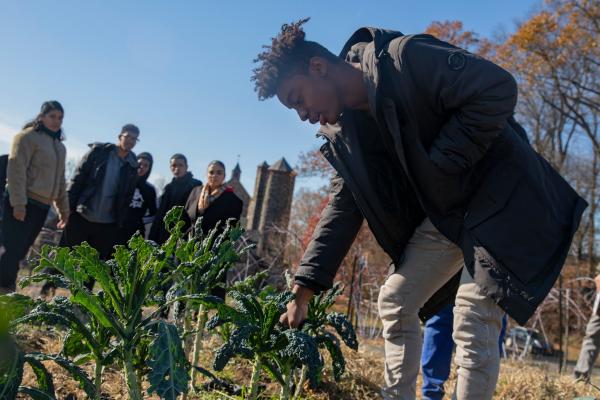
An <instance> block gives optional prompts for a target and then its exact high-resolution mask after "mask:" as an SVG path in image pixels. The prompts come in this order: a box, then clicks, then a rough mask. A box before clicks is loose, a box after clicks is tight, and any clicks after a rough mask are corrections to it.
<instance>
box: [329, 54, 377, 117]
mask: <svg viewBox="0 0 600 400" xmlns="http://www.w3.org/2000/svg"><path fill="white" fill-rule="evenodd" d="M337 68H338V71H337V73H336V76H337V79H336V83H337V87H338V93H339V95H340V98H341V99H342V102H343V105H344V108H347V109H350V110H361V111H368V110H369V96H368V92H367V86H366V85H365V82H364V78H363V72H362V68H361V66H360V64H355V63H352V64H351V63H346V62H344V63H341V64H339V65H338V66H337Z"/></svg>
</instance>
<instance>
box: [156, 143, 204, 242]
mask: <svg viewBox="0 0 600 400" xmlns="http://www.w3.org/2000/svg"><path fill="white" fill-rule="evenodd" d="M169 167H170V169H171V173H172V174H173V180H172V181H171V182H169V183H168V184H167V185H166V186H165V189H164V190H163V193H162V195H161V196H160V201H159V205H158V211H157V213H156V217H155V218H154V223H153V224H152V228H150V235H149V236H148V238H149V239H150V240H153V241H155V242H156V243H159V244H162V243H164V242H165V241H166V240H167V239H168V237H169V232H167V230H166V229H165V224H164V221H163V219H164V218H165V215H167V212H169V210H171V208H173V207H175V206H185V203H186V202H187V199H188V197H189V195H190V192H191V191H192V189H194V188H195V187H197V186H202V181H199V180H198V179H194V176H193V175H192V173H191V172H189V171H188V162H187V158H185V156H184V155H183V154H179V153H177V154H174V155H173V156H172V157H171V159H170V161H169Z"/></svg>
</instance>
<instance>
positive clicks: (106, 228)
mask: <svg viewBox="0 0 600 400" xmlns="http://www.w3.org/2000/svg"><path fill="white" fill-rule="evenodd" d="M139 134H140V130H139V129H138V127H137V126H135V125H133V124H127V125H125V126H123V128H122V129H121V133H119V136H118V138H119V141H118V143H117V144H116V145H115V144H112V143H94V144H92V145H91V149H90V150H89V151H88V152H87V153H86V154H85V155H84V156H83V158H82V159H81V161H80V162H79V165H78V166H77V169H76V171H75V175H74V176H73V178H72V180H71V184H70V186H69V190H68V192H69V203H70V207H71V218H70V219H69V223H68V224H67V227H66V228H65V231H64V232H63V237H62V240H61V245H62V246H75V245H78V244H81V243H82V242H84V241H86V242H88V243H89V244H90V245H91V246H92V247H94V248H95V249H96V250H98V252H99V253H100V258H101V259H103V260H105V259H108V258H110V255H111V253H112V248H113V246H114V245H115V244H117V242H118V239H119V235H118V233H119V229H122V228H124V227H125V223H126V219H127V215H128V213H129V211H130V210H129V204H130V202H131V198H132V197H133V194H134V191H135V188H136V185H137V182H138V172H137V171H138V163H137V160H136V157H135V154H134V153H133V152H132V150H133V148H134V147H135V145H136V143H137V142H138V140H139V139H138V137H139Z"/></svg>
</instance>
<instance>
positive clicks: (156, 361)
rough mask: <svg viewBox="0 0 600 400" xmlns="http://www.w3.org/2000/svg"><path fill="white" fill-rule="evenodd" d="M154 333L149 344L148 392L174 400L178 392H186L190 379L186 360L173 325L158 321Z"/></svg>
mask: <svg viewBox="0 0 600 400" xmlns="http://www.w3.org/2000/svg"><path fill="white" fill-rule="evenodd" d="M156 334H157V336H156V338H155V339H154V341H153V342H152V343H151V344H150V359H149V360H148V366H149V367H150V373H149V374H148V381H149V382H150V387H149V388H148V393H149V394H150V393H157V394H158V395H159V396H160V398H161V399H167V400H175V399H177V397H178V396H179V394H181V393H186V392H187V385H188V382H189V380H190V378H189V375H188V361H187V359H186V356H185V354H184V352H183V348H182V343H181V339H180V338H179V334H178V332H177V327H176V326H175V325H172V324H168V323H165V322H162V321H160V322H158V323H157V333H156Z"/></svg>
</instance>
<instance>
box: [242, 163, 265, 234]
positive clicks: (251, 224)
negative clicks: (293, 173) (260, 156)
mask: <svg viewBox="0 0 600 400" xmlns="http://www.w3.org/2000/svg"><path fill="white" fill-rule="evenodd" d="M268 172H269V164H267V162H266V161H265V162H263V163H262V164H260V165H259V166H258V167H257V168H256V182H255V183H254V196H252V200H250V206H249V207H248V219H247V224H246V229H247V230H248V231H258V225H259V224H260V214H261V211H262V206H263V199H264V197H265V189H266V187H267V179H268Z"/></svg>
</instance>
